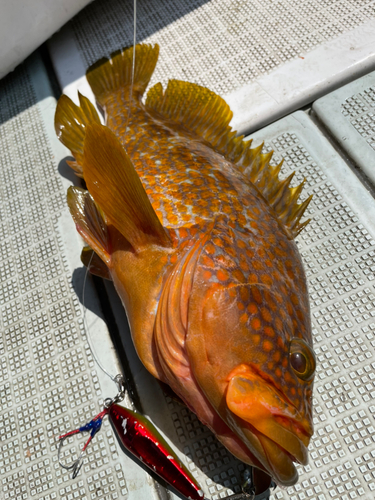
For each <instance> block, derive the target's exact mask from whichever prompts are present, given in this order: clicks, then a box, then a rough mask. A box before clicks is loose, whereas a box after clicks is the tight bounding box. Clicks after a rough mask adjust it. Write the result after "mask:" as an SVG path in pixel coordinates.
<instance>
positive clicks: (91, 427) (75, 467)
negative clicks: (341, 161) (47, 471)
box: [57, 408, 108, 479]
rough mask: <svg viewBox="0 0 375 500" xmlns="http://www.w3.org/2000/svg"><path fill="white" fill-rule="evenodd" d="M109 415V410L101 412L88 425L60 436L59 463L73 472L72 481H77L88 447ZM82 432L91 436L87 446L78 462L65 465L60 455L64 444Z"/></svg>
mask: <svg viewBox="0 0 375 500" xmlns="http://www.w3.org/2000/svg"><path fill="white" fill-rule="evenodd" d="M107 413H108V409H107V408H105V409H104V410H103V411H102V412H100V413H99V414H98V415H96V417H94V418H93V419H92V420H91V421H90V422H89V423H88V424H85V425H83V426H82V427H80V428H79V429H75V430H74V431H70V432H67V433H66V434H63V435H62V436H59V441H60V443H59V448H58V451H57V458H58V461H59V464H60V466H61V467H63V468H64V469H66V470H72V471H73V476H72V479H75V478H76V477H77V475H78V473H79V471H80V470H81V467H82V465H83V457H84V454H85V451H86V449H87V447H88V445H89V444H90V442H91V440H92V439H93V437H94V436H95V434H96V433H97V432H99V430H100V428H101V426H102V422H103V418H104V417H105V415H107ZM90 431H91V432H90ZM80 432H90V436H89V438H88V440H87V441H86V444H85V445H84V447H83V448H82V450H81V453H80V455H79V457H78V458H77V460H75V461H74V462H73V463H72V465H64V464H63V463H62V462H61V458H60V453H61V449H62V446H63V443H64V441H65V439H66V438H68V437H70V436H74V435H75V434H79V433H80Z"/></svg>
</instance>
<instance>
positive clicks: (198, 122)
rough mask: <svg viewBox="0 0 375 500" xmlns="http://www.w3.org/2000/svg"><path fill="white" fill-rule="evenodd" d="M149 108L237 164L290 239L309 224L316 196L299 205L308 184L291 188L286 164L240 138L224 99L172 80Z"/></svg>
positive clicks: (152, 94)
mask: <svg viewBox="0 0 375 500" xmlns="http://www.w3.org/2000/svg"><path fill="white" fill-rule="evenodd" d="M146 106H147V107H148V108H150V109H153V110H154V111H156V112H158V113H159V114H161V115H162V116H164V117H165V118H167V119H169V120H172V121H174V122H176V123H178V124H181V125H183V126H184V127H186V128H187V129H188V130H190V131H192V132H194V133H195V134H197V135H198V136H199V137H202V138H203V139H204V140H205V141H207V142H209V143H210V144H211V146H212V147H213V148H214V149H216V151H218V152H219V153H220V154H222V155H223V156H224V157H225V158H227V159H228V160H229V161H232V162H233V163H235V164H236V165H237V167H238V169H239V170H240V171H241V172H243V173H244V174H245V175H247V177H248V178H249V179H250V181H251V182H252V183H253V184H254V185H255V186H256V187H257V188H258V190H259V192H260V193H261V194H262V195H263V197H264V198H265V199H266V200H267V201H268V203H269V204H270V205H271V207H272V208H273V209H274V211H275V212H276V215H277V217H278V219H279V221H280V222H281V224H282V226H283V227H284V228H285V231H286V233H287V235H288V237H289V238H290V239H292V238H294V237H295V236H297V235H298V234H299V233H300V232H301V231H302V229H303V228H304V227H305V226H306V225H307V224H308V222H309V220H307V221H304V222H302V223H300V222H299V221H300V219H301V217H302V215H303V213H304V211H305V210H306V208H307V205H308V204H309V202H310V200H311V198H312V196H310V197H309V198H308V199H307V200H306V201H304V202H303V203H301V204H299V203H298V202H297V201H298V197H299V195H300V193H301V191H302V187H303V184H304V183H302V184H300V186H297V187H295V188H289V183H290V181H291V178H290V179H289V180H285V181H280V180H279V178H278V175H279V172H280V169H281V165H282V162H281V163H280V164H279V165H277V166H274V167H273V166H271V165H270V160H271V157H272V152H271V153H267V154H262V148H263V144H262V145H261V146H258V147H256V148H251V147H250V146H251V142H252V141H251V140H249V141H244V140H243V136H239V137H236V132H234V131H232V128H231V127H230V126H229V122H230V120H231V119H232V112H231V110H230V108H229V106H228V104H227V103H226V102H225V101H224V99H222V98H221V97H219V96H218V95H216V94H215V93H214V92H211V91H210V90H208V89H207V88H205V87H201V86H200V85H196V84H194V83H189V82H182V81H179V80H170V81H169V82H168V86H167V89H166V90H165V92H164V91H163V87H162V85H161V83H157V84H156V85H154V87H152V88H151V89H150V90H149V92H148V94H147V99H146Z"/></svg>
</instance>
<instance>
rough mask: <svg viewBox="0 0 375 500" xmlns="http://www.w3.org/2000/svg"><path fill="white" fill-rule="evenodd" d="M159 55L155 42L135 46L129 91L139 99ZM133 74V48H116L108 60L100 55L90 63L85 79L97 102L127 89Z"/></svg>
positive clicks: (101, 103) (101, 101) (104, 100)
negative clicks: (99, 57)
mask: <svg viewBox="0 0 375 500" xmlns="http://www.w3.org/2000/svg"><path fill="white" fill-rule="evenodd" d="M158 57H159V45H157V44H155V45H154V46H152V45H148V44H139V45H136V47H135V65H134V81H133V86H132V91H133V95H134V96H138V97H139V98H140V97H141V96H142V95H143V93H144V91H145V90H146V87H147V85H148V82H149V81H150V78H151V76H152V73H153V72H154V69H155V66H156V63H157V61H158ZM132 73H133V47H130V48H127V49H122V50H118V51H116V52H113V54H111V57H110V59H107V58H103V59H100V60H99V61H97V62H96V63H95V64H93V65H92V66H91V67H90V68H89V69H88V70H87V73H86V77H87V80H88V82H89V84H90V86H91V88H92V91H93V92H94V95H95V97H96V100H97V101H98V103H99V104H100V105H101V106H102V107H105V105H106V101H107V100H108V99H110V97H111V96H112V95H113V94H114V93H116V92H117V91H118V90H122V91H123V92H124V93H126V92H130V88H131V85H132Z"/></svg>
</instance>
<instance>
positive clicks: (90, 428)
mask: <svg viewBox="0 0 375 500" xmlns="http://www.w3.org/2000/svg"><path fill="white" fill-rule="evenodd" d="M114 382H115V383H116V385H117V390H118V392H117V394H116V396H115V397H114V398H107V399H106V400H105V401H104V410H103V411H101V412H100V413H99V414H98V415H96V417H94V418H93V419H92V420H90V422H88V423H87V424H85V425H83V426H82V427H79V428H78V429H75V430H74V431H70V432H67V433H66V434H63V435H62V436H59V447H58V451H57V458H58V461H59V464H60V466H61V467H63V468H64V469H66V470H71V471H73V476H72V479H75V478H76V477H77V475H78V473H79V471H80V470H81V467H82V465H83V457H84V455H85V451H86V449H87V447H88V445H89V444H90V443H91V441H92V439H93V438H94V436H95V434H97V433H98V432H99V431H100V429H101V427H102V423H103V418H104V417H105V416H106V415H107V414H108V410H109V408H110V407H111V406H112V405H113V404H115V403H119V402H121V401H122V400H123V399H124V397H125V390H126V387H125V380H124V378H123V376H122V375H121V374H118V375H116V377H114ZM81 432H90V436H89V438H88V440H87V441H86V443H85V445H84V446H83V448H82V450H81V453H80V454H79V457H78V458H77V460H75V461H74V462H73V463H72V464H71V465H64V464H63V463H62V462H61V457H60V456H61V450H62V447H63V444H64V441H65V439H67V438H68V437H70V436H74V435H75V434H79V433H81Z"/></svg>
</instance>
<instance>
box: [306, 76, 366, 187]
mask: <svg viewBox="0 0 375 500" xmlns="http://www.w3.org/2000/svg"><path fill="white" fill-rule="evenodd" d="M313 110H314V112H315V113H316V114H317V116H318V118H319V119H320V120H321V121H322V123H324V125H325V126H326V127H327V130H328V133H330V134H332V135H333V136H334V138H335V139H336V141H337V142H338V144H339V145H340V146H341V147H342V148H343V149H344V150H345V152H346V153H347V154H348V155H349V157H350V158H351V159H352V160H353V162H354V163H355V164H356V165H357V166H358V167H360V168H361V169H362V171H363V173H364V174H365V175H366V176H367V177H368V178H369V179H370V181H371V182H372V183H373V184H374V185H375V72H372V73H370V74H368V75H366V76H363V77H362V78H358V80H355V81H354V82H352V83H350V84H348V85H345V87H342V88H340V89H338V90H336V91H335V92H332V93H331V94H328V95H327V96H325V97H322V98H321V99H319V100H318V101H316V102H315V103H314V106H313Z"/></svg>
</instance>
